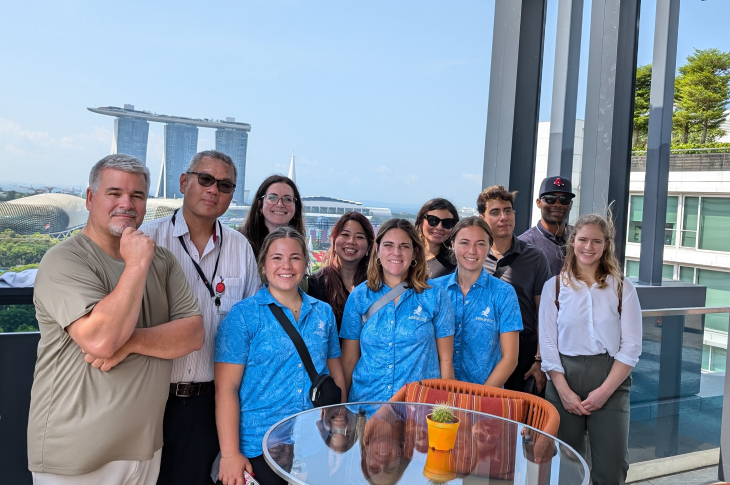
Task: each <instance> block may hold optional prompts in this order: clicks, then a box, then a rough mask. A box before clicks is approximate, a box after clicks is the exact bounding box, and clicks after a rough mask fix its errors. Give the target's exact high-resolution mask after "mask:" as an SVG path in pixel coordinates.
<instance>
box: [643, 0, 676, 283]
mask: <svg viewBox="0 0 730 485" xmlns="http://www.w3.org/2000/svg"><path fill="white" fill-rule="evenodd" d="M678 30H679V0H664V1H662V2H657V6H656V25H655V27H654V57H653V60H652V72H651V96H650V100H649V138H648V140H647V146H646V178H645V179H644V214H643V218H642V228H641V257H640V260H639V283H643V284H645V285H655V286H661V284H662V263H663V261H664V233H665V230H666V220H667V188H668V185H669V150H670V148H671V143H672V112H673V106H674V71H675V69H676V67H677V34H678Z"/></svg>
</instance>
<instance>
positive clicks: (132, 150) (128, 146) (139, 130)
mask: <svg viewBox="0 0 730 485" xmlns="http://www.w3.org/2000/svg"><path fill="white" fill-rule="evenodd" d="M149 132H150V124H149V123H148V122H147V121H145V120H141V119H137V118H126V117H122V118H114V137H113V138H112V153H124V154H127V155H132V156H133V157H137V158H139V159H140V160H142V161H143V162H144V164H145V165H147V138H148V136H149Z"/></svg>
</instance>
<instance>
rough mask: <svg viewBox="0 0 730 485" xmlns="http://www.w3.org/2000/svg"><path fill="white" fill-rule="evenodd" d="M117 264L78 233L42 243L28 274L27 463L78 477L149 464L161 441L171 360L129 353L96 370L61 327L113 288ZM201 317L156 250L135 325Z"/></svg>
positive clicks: (172, 262)
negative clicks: (44, 247)
mask: <svg viewBox="0 0 730 485" xmlns="http://www.w3.org/2000/svg"><path fill="white" fill-rule="evenodd" d="M123 270H124V261H122V260H117V259H114V258H112V257H110V256H109V255H108V254H106V253H105V252H104V251H103V250H102V249H101V248H100V247H99V246H97V245H96V243H94V242H93V241H91V239H89V238H88V237H87V236H86V235H84V234H77V235H75V236H73V237H71V238H69V239H68V240H66V241H64V242H62V243H61V244H59V245H57V246H54V247H53V248H52V249H50V250H49V251H48V252H47V253H46V255H45V256H44V257H43V260H42V261H41V264H40V267H39V268H38V275H37V277H36V280H35V294H34V297H33V299H34V303H35V307H36V318H37V319H38V326H39V328H40V331H41V340H40V343H39V344H38V360H37V362H36V367H35V375H34V381H33V388H32V390H31V403H30V416H29V421H28V468H29V469H30V471H33V472H40V473H55V474H59V475H81V474H84V473H89V472H92V471H94V470H97V469H99V468H100V467H102V466H103V465H105V464H106V463H109V462H111V461H116V460H149V459H151V458H152V455H153V454H154V453H155V451H157V450H159V449H160V447H162V417H163V414H164V411H165V403H166V402H167V396H168V393H169V383H170V372H171V370H172V361H171V360H165V359H158V358H155V357H148V356H144V355H139V354H132V355H130V356H129V357H127V358H126V359H125V360H124V361H123V362H121V363H120V364H119V365H117V366H116V367H114V368H113V369H112V370H111V371H109V372H102V371H100V370H99V369H94V368H93V367H92V366H91V364H87V363H86V362H85V361H84V354H83V353H82V352H81V348H80V347H79V346H78V345H77V344H76V342H75V341H74V340H73V339H72V338H71V337H70V336H69V335H68V333H67V332H66V331H65V328H66V327H67V326H68V325H70V324H71V323H73V322H74V321H76V320H78V319H79V318H80V317H82V316H84V315H86V314H88V313H89V312H91V310H92V309H93V308H94V305H96V303H97V302H99V301H100V300H101V299H103V298H104V297H105V296H107V295H108V294H109V293H110V292H111V291H112V290H113V289H114V288H115V286H116V285H117V283H118V281H119V278H120V276H121V275H122V271H123ZM193 315H200V311H199V310H198V305H197V303H196V301H195V297H194V296H193V294H192V292H191V291H190V288H189V287H188V283H187V280H186V279H185V275H184V274H183V272H182V269H181V268H180V264H179V263H178V262H177V260H176V259H175V257H174V256H173V255H172V254H171V253H170V252H169V251H168V250H167V249H164V248H161V247H158V248H157V250H156V251H155V256H154V258H153V260H152V264H151V265H150V269H149V271H148V273H147V283H146V285H145V291H144V295H143V297H142V307H141V309H140V313H139V320H138V321H137V328H148V327H154V326H156V325H160V324H162V323H166V322H169V321H172V320H177V319H180V318H185V317H190V316H193Z"/></svg>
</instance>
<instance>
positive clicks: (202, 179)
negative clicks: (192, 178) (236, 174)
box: [185, 172, 236, 194]
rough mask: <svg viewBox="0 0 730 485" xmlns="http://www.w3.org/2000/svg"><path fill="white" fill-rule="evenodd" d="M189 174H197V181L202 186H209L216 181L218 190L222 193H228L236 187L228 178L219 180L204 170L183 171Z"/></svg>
mask: <svg viewBox="0 0 730 485" xmlns="http://www.w3.org/2000/svg"><path fill="white" fill-rule="evenodd" d="M185 173H188V174H191V175H197V176H198V183H199V184H200V185H202V186H203V187H210V186H211V185H213V184H215V183H217V184H218V190H220V191H221V192H222V193H224V194H230V193H231V192H233V189H235V188H236V184H234V183H233V182H231V181H230V180H225V179H224V180H219V179H217V178H215V177H213V176H212V175H211V174H209V173H205V172H185Z"/></svg>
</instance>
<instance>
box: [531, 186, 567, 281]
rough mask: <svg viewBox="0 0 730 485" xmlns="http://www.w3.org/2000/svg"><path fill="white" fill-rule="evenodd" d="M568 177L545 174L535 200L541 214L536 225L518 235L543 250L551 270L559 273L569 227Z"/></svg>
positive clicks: (553, 272) (555, 273) (554, 273)
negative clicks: (545, 176) (546, 175)
mask: <svg viewBox="0 0 730 485" xmlns="http://www.w3.org/2000/svg"><path fill="white" fill-rule="evenodd" d="M574 197H575V194H574V193H573V191H572V187H571V183H570V180H568V179H567V178H565V177H548V178H546V179H544V180H543V181H542V183H541V184H540V195H539V197H538V199H537V201H536V203H537V207H538V208H539V209H540V214H541V218H540V220H539V221H538V222H537V224H536V225H535V227H531V228H530V229H528V230H527V231H525V232H524V233H522V234H521V235H520V236H519V239H520V240H521V241H525V242H528V243H531V244H533V245H535V246H537V247H538V248H540V249H541V250H542V252H544V253H545V256H547V258H548V261H549V262H550V272H551V273H552V274H553V275H557V274H558V273H560V268H562V267H563V260H564V259H565V244H566V243H567V241H568V235H569V234H570V231H571V229H572V227H571V226H569V225H568V217H569V216H570V209H571V207H573V198H574Z"/></svg>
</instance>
